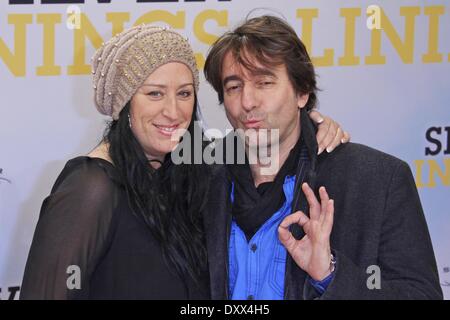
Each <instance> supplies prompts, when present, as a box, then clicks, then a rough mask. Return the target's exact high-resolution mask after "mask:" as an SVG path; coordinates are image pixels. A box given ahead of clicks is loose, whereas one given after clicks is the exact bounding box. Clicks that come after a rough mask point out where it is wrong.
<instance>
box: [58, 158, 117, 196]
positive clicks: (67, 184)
mask: <svg viewBox="0 0 450 320" xmlns="http://www.w3.org/2000/svg"><path fill="white" fill-rule="evenodd" d="M120 187H121V180H120V176H119V173H118V171H117V169H116V168H115V167H114V165H113V164H112V163H111V162H109V161H108V160H106V159H102V158H96V157H90V156H78V157H75V158H73V159H70V160H69V161H67V163H66V165H65V166H64V168H63V170H62V171H61V173H60V175H59V176H58V178H57V179H56V182H55V185H54V186H53V189H52V193H53V192H55V191H57V190H60V189H61V188H64V189H66V188H70V189H72V188H73V189H78V190H80V191H81V190H84V191H93V190H94V191H96V193H99V192H101V191H102V190H104V192H106V193H111V192H113V191H115V190H117V189H118V188H120Z"/></svg>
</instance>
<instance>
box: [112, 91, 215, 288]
mask: <svg viewBox="0 0 450 320" xmlns="http://www.w3.org/2000/svg"><path fill="white" fill-rule="evenodd" d="M196 108H197V99H196V100H195V108H194V115H193V117H192V121H191V123H190V125H189V127H188V133H190V134H191V137H194V125H195V124H194V121H195V120H196V112H195V111H196ZM129 111H130V102H128V103H127V104H126V106H125V107H124V108H123V110H122V111H121V113H120V115H119V119H118V120H114V121H112V122H111V123H110V125H109V127H108V128H107V129H106V131H105V135H104V141H105V142H107V143H109V155H110V157H111V159H112V162H113V163H114V166H115V167H116V168H117V169H118V171H119V174H120V175H121V179H122V181H123V183H124V185H125V189H126V193H127V196H128V202H129V205H130V207H131V209H132V211H133V213H134V214H135V215H137V216H139V217H142V218H143V220H144V221H145V223H146V224H147V226H148V227H149V229H150V231H151V232H152V234H153V236H154V237H155V238H156V239H157V240H158V241H159V243H160V244H161V246H162V250H163V256H164V259H165V260H166V263H168V264H169V265H170V266H171V267H173V268H175V271H176V272H177V273H178V275H179V276H180V277H181V279H183V278H184V277H185V276H191V277H192V279H194V280H195V281H196V282H197V280H198V279H199V277H198V276H199V275H200V273H201V272H202V271H204V270H205V269H206V266H207V263H206V261H207V259H206V249H205V241H204V235H203V224H202V217H201V212H202V210H203V207H204V205H205V202H206V198H207V190H208V184H209V173H208V172H209V169H208V166H207V165H205V164H194V161H193V159H192V161H191V164H179V165H175V164H173V163H172V161H171V157H170V153H169V154H168V155H166V157H165V160H164V162H163V163H162V166H161V167H160V168H158V169H154V168H152V167H151V166H150V162H149V159H147V157H146V156H145V153H144V150H143V148H142V146H141V145H140V144H139V142H138V140H137V139H136V138H135V136H134V135H133V133H132V131H131V128H130V125H129V119H128V115H129ZM193 143H194V139H193V138H192V139H191V144H192V146H191V147H192V149H191V150H194V149H193ZM191 154H192V157H193V152H191Z"/></svg>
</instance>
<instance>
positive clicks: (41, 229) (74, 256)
mask: <svg viewBox="0 0 450 320" xmlns="http://www.w3.org/2000/svg"><path fill="white" fill-rule="evenodd" d="M96 160H97V161H96ZM98 160H99V159H90V158H85V159H84V160H83V161H81V163H76V164H75V165H70V162H69V163H68V164H67V165H66V167H65V168H64V170H63V171H62V173H61V174H60V176H59V177H58V179H57V181H56V183H55V185H54V187H53V190H52V193H51V194H50V196H49V197H47V198H46V199H45V200H44V202H43V204H42V208H41V213H40V216H39V220H38V223H37V226H36V230H35V234H34V237H33V242H32V245H31V249H30V252H29V255H28V260H27V264H26V267H25V273H24V278H23V283H22V288H21V295H20V298H21V299H87V298H88V297H89V283H90V278H91V275H92V273H93V271H94V270H95V268H96V266H97V265H98V263H99V260H100V259H101V256H102V254H103V253H104V251H105V250H106V249H107V247H108V242H109V238H110V237H111V235H110V231H111V229H112V228H111V225H112V219H113V213H114V210H115V208H116V207H117V203H118V187H117V185H116V184H115V183H114V181H113V180H112V179H111V178H110V177H109V176H108V174H107V172H106V170H105V168H104V167H103V166H101V165H99V163H98ZM72 161H74V160H72Z"/></svg>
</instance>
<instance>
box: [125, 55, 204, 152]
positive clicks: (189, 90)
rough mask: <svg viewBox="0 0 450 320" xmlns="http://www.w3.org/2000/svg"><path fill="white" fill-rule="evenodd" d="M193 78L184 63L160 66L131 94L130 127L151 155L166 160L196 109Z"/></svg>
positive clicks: (145, 150)
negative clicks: (180, 132) (180, 130)
mask: <svg viewBox="0 0 450 320" xmlns="http://www.w3.org/2000/svg"><path fill="white" fill-rule="evenodd" d="M194 93H195V91H194V80H193V76H192V72H191V70H190V69H189V68H188V67H187V66H186V65H185V64H183V63H179V62H170V63H167V64H164V65H162V66H160V67H159V68H157V69H156V70H155V71H153V73H152V74H151V75H150V76H149V77H148V78H147V80H146V81H145V82H144V84H143V85H142V86H141V87H140V88H139V89H138V90H137V92H136V93H135V95H134V96H133V97H132V98H131V109H130V121H131V130H132V131H133V134H134V136H135V137H136V138H137V140H138V141H139V143H140V144H141V146H142V148H143V149H144V152H145V154H146V156H147V158H148V159H158V160H163V159H164V156H165V155H166V154H167V153H169V152H171V151H172V150H173V149H174V148H175V147H176V145H177V144H178V142H179V137H180V134H179V131H178V134H177V133H176V130H177V129H187V127H188V126H189V123H190V122H191V118H192V112H193V110H194V103H195V95H194Z"/></svg>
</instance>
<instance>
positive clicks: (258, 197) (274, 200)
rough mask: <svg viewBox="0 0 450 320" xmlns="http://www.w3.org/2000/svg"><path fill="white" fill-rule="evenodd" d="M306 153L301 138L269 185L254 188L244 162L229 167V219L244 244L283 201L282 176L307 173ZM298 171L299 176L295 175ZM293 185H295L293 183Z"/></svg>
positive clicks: (302, 176)
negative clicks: (231, 195)
mask: <svg viewBox="0 0 450 320" xmlns="http://www.w3.org/2000/svg"><path fill="white" fill-rule="evenodd" d="M308 159H309V158H308V149H307V148H306V145H305V143H304V142H303V139H302V137H300V139H299V140H298V141H297V143H296V145H295V146H294V148H292V150H291V151H290V152H289V156H288V158H287V159H286V161H285V162H284V164H283V166H282V167H281V168H280V171H279V172H278V174H277V175H276V177H275V180H274V181H272V182H266V183H262V184H260V185H259V186H258V187H257V188H256V187H255V184H254V181H253V176H252V173H251V170H250V166H249V164H248V159H247V158H246V161H245V164H233V165H229V166H228V167H229V170H228V171H229V174H230V179H231V181H233V183H234V201H233V205H232V214H233V218H234V219H235V220H236V223H237V224H238V225H239V227H240V228H241V229H242V230H243V231H244V233H245V236H246V238H247V241H248V240H250V239H251V238H252V237H253V235H254V234H255V233H256V232H257V231H258V229H259V228H260V227H261V226H262V225H263V224H264V223H265V222H266V221H267V220H268V219H269V218H270V217H271V216H272V215H273V214H274V213H275V212H277V211H278V210H279V209H280V208H281V206H282V205H283V204H284V202H285V201H286V198H285V195H284V191H283V184H284V181H285V178H286V176H294V175H297V177H298V178H299V177H300V180H302V181H303V178H304V173H305V172H306V171H307V170H308V168H309V166H305V164H309V161H308ZM299 170H300V171H301V175H299V174H298V173H299ZM296 185H297V183H296Z"/></svg>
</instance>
